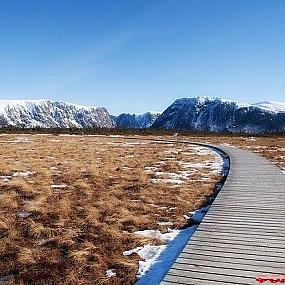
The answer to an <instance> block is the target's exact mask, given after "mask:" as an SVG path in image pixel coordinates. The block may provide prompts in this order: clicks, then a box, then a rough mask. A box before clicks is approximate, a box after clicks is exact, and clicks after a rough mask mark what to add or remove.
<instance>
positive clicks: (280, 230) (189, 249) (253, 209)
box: [161, 141, 285, 285]
mask: <svg viewBox="0 0 285 285" xmlns="http://www.w3.org/2000/svg"><path fill="white" fill-rule="evenodd" d="M179 142H182V141H179ZM184 143H189V144H194V145H195V144H196V145H201V146H208V147H210V148H214V149H216V150H217V151H220V152H223V153H226V154H228V156H229V158H230V172H229V174H228V176H227V179H226V181H225V183H224V185H223V187H222V189H221V190H220V192H219V194H218V195H217V197H216V198H215V200H214V202H213V204H212V206H211V207H210V209H209V211H208V213H207V214H206V216H205V217H204V219H203V220H202V222H201V223H200V225H199V226H198V228H197V230H196V231H195V233H194V234H193V236H192V237H191V239H190V240H189V242H188V244H187V245H186V246H185V248H184V249H183V250H182V252H181V253H180V255H179V256H178V258H177V259H176V261H175V262H174V263H173V265H172V267H171V268H170V270H169V271H168V273H167V274H166V276H165V277H164V279H163V281H162V282H161V285H170V284H173V285H174V284H217V285H218V284H219V285H221V284H260V283H261V282H265V284H269V283H273V282H271V281H275V282H274V283H276V280H277V279H278V278H281V279H279V280H281V281H282V280H283V278H284V276H283V275H284V274H285V241H284V236H285V222H284V221H285V210H284V207H283V205H284V200H285V175H284V174H283V173H282V171H281V170H280V169H279V168H277V166H275V165H274V164H273V163H271V162H270V161H268V160H267V159H265V158H263V157H261V156H259V155H257V154H254V153H251V152H249V151H245V150H241V149H239V148H234V147H228V146H212V145H207V144H200V143H192V142H184ZM268 282H269V283H268ZM277 282H278V280H277ZM279 282H280V281H279Z"/></svg>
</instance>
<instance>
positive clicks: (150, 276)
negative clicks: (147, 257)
mask: <svg viewBox="0 0 285 285" xmlns="http://www.w3.org/2000/svg"><path fill="white" fill-rule="evenodd" d="M196 228H197V226H193V227H189V228H187V229H185V230H179V231H178V233H177V235H176V236H175V238H174V239H172V240H170V241H169V242H168V243H167V245H164V246H160V247H161V248H158V249H157V255H155V256H156V257H155V258H154V259H152V261H151V263H150V264H148V267H147V270H145V271H140V272H143V273H141V274H140V275H138V277H139V278H140V279H139V280H138V281H137V282H136V283H135V285H149V284H159V283H160V282H161V280H162V278H163V277H164V276H165V274H166V273H167V271H168V270H169V269H170V267H171V265H172V264H173V262H174V261H175V260H176V258H177V257H178V255H179V254H180V252H181V251H182V249H183V248H184V247H185V245H186V244H187V242H188V241H189V239H190V237H191V236H192V234H193V233H194V231H195V230H196Z"/></svg>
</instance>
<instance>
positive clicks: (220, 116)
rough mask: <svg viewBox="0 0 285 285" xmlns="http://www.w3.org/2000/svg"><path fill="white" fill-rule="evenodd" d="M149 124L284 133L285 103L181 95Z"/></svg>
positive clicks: (158, 126)
mask: <svg viewBox="0 0 285 285" xmlns="http://www.w3.org/2000/svg"><path fill="white" fill-rule="evenodd" d="M152 127H153V128H165V129H177V130H179V129H180V130H189V131H202V132H209V131H211V132H246V133H262V132H284V131H285V104H284V103H278V102H262V103H257V104H252V105H249V104H242V103H239V102H235V101H229V100H224V99H220V98H208V97H196V98H183V99H179V100H176V101H175V102H174V103H173V104H172V105H171V106H169V107H168V108H167V109H166V110H165V111H164V112H163V113H162V114H161V116H159V117H158V118H157V120H156V121H155V122H154V123H153V125H152Z"/></svg>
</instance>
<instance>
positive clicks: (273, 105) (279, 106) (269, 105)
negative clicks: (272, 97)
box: [254, 101, 285, 113]
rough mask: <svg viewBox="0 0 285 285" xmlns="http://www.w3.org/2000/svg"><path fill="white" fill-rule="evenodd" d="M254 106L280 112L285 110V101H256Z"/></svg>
mask: <svg viewBox="0 0 285 285" xmlns="http://www.w3.org/2000/svg"><path fill="white" fill-rule="evenodd" d="M254 106H257V107H260V108H264V109H266V110H268V111H271V112H275V113H279V112H285V103H283V102H276V101H265V102H260V103H255V104H254Z"/></svg>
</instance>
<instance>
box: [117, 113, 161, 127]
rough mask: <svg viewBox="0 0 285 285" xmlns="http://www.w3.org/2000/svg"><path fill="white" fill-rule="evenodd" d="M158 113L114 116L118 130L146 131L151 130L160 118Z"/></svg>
mask: <svg viewBox="0 0 285 285" xmlns="http://www.w3.org/2000/svg"><path fill="white" fill-rule="evenodd" d="M160 114H161V113H158V112H147V113H144V114H140V115H137V114H125V113H123V114H120V115H119V116H112V118H113V120H114V122H115V123H116V126H117V128H120V129H144V128H149V127H150V126H151V125H152V124H153V122H154V121H155V120H156V119H157V118H158V117H159V116H160Z"/></svg>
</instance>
